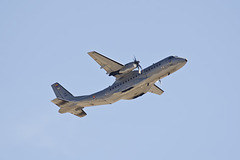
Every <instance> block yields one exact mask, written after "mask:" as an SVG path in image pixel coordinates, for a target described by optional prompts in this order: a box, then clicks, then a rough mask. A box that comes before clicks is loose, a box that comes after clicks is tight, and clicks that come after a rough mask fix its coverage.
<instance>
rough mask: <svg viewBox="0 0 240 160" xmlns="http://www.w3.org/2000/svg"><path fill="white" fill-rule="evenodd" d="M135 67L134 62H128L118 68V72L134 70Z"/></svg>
mask: <svg viewBox="0 0 240 160" xmlns="http://www.w3.org/2000/svg"><path fill="white" fill-rule="evenodd" d="M135 68H137V64H136V63H134V62H130V63H127V64H125V65H124V66H123V67H122V68H121V69H120V70H119V73H128V72H130V71H132V70H134V69H135Z"/></svg>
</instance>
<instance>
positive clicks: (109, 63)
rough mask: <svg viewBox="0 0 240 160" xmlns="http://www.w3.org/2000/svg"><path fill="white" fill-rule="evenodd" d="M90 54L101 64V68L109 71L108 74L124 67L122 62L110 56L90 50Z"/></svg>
mask: <svg viewBox="0 0 240 160" xmlns="http://www.w3.org/2000/svg"><path fill="white" fill-rule="evenodd" d="M88 54H89V55H90V56H91V57H92V58H93V59H94V60H95V61H96V62H97V63H98V64H99V65H100V66H101V68H103V69H105V71H107V74H109V73H111V72H114V71H117V70H119V69H121V68H122V67H123V65H122V64H121V63H118V62H116V61H114V60H112V59H110V58H107V57H105V56H103V55H101V54H100V53H97V52H95V51H92V52H88Z"/></svg>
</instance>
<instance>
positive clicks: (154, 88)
mask: <svg viewBox="0 0 240 160" xmlns="http://www.w3.org/2000/svg"><path fill="white" fill-rule="evenodd" d="M148 92H151V93H155V94H158V95H161V94H162V93H163V92H164V91H163V90H162V89H161V88H159V87H158V86H156V85H155V84H154V85H153V86H152V87H151V88H150V90H149V91H148Z"/></svg>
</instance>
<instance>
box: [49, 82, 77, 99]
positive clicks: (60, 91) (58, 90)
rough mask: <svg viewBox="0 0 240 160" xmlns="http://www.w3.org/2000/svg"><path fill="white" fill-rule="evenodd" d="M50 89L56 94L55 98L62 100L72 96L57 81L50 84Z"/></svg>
mask: <svg viewBox="0 0 240 160" xmlns="http://www.w3.org/2000/svg"><path fill="white" fill-rule="evenodd" d="M52 89H53V91H54V93H55V95H56V96H57V98H59V99H62V100H72V99H73V98H74V96H73V95H72V94H71V93H70V92H68V91H67V90H66V89H65V88H64V87H63V86H61V85H60V84H59V83H54V84H52Z"/></svg>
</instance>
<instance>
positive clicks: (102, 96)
mask: <svg viewBox="0 0 240 160" xmlns="http://www.w3.org/2000/svg"><path fill="white" fill-rule="evenodd" d="M88 54H89V55H90V56H91V57H92V58H93V59H94V60H95V61H96V62H97V63H98V64H99V65H100V66H101V68H103V69H104V70H105V71H106V72H107V74H108V75H109V76H114V77H115V78H116V80H115V82H114V83H113V84H112V85H111V86H109V87H107V88H106V89H103V90H101V91H99V92H96V93H93V94H90V95H85V96H73V95H72V94H71V93H70V92H69V91H67V90H66V89H65V88H64V87H63V86H61V85H60V84H59V83H54V84H52V85H51V86H52V89H53V91H54V93H55V95H56V97H57V98H55V99H53V100H52V102H53V103H55V104H56V105H57V106H58V107H60V109H59V111H58V112H59V113H66V112H69V113H72V114H74V115H76V116H78V117H84V116H86V115H87V114H86V112H85V111H84V110H83V108H85V107H90V106H97V105H105V104H112V103H114V102H117V101H119V100H121V99H125V100H131V99H135V98H138V97H140V96H142V95H144V94H145V93H147V92H151V93H155V94H157V95H161V94H162V93H163V92H164V91H163V90H162V89H161V88H159V87H158V86H157V85H156V84H155V83H156V82H157V81H160V80H161V79H162V78H164V77H166V76H168V75H170V74H172V73H173V72H175V71H177V70H179V69H180V68H182V67H183V66H184V65H185V64H186V63H187V59H185V58H180V57H177V56H169V57H167V58H165V59H163V60H161V61H159V62H157V63H154V64H153V65H150V66H149V67H147V68H145V69H143V70H142V67H141V66H140V64H139V63H140V61H137V60H136V58H134V61H133V62H130V63H127V64H125V65H123V64H121V63H118V62H116V61H114V60H112V59H110V58H108V57H105V56H104V55H102V54H100V53H97V52H96V51H92V52H88ZM135 69H137V70H135Z"/></svg>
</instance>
